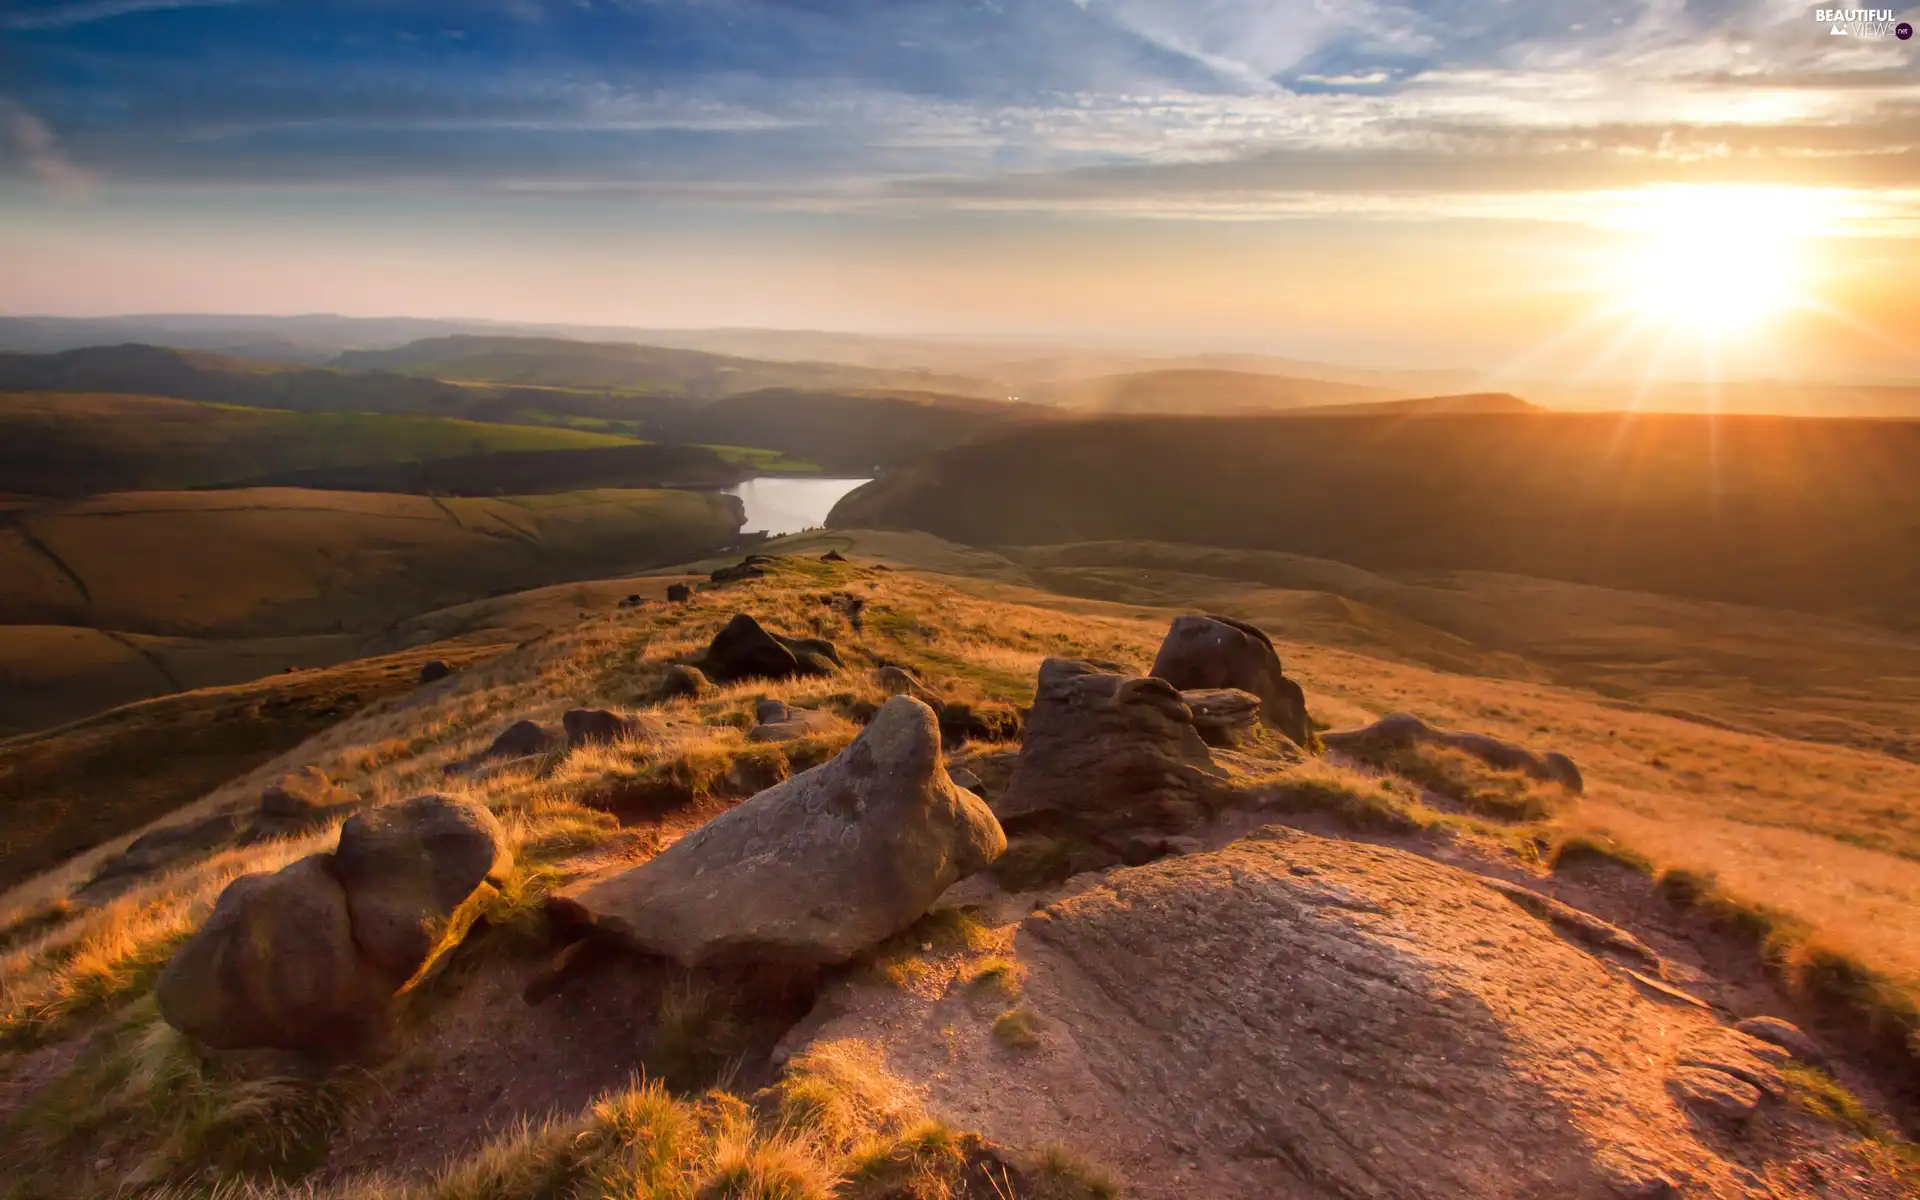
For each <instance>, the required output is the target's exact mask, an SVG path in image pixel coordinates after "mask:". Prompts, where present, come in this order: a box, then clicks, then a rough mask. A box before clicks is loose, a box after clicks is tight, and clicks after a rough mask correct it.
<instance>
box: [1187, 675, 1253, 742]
mask: <svg viewBox="0 0 1920 1200" xmlns="http://www.w3.org/2000/svg"><path fill="white" fill-rule="evenodd" d="M1180 699H1181V700H1183V701H1185V702H1186V706H1187V707H1188V708H1189V709H1191V710H1192V712H1193V727H1194V728H1195V729H1196V730H1198V731H1199V733H1200V738H1201V740H1202V741H1204V742H1206V743H1207V745H1209V746H1222V747H1231V746H1238V745H1241V744H1243V743H1244V742H1247V741H1249V740H1250V739H1252V737H1253V736H1254V731H1255V728H1256V727H1257V726H1258V725H1259V723H1260V697H1258V696H1256V695H1254V694H1253V693H1252V692H1243V691H1241V690H1239V689H1238V688H1201V689H1194V690H1190V691H1185V692H1181V693H1180Z"/></svg>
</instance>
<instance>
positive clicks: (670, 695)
mask: <svg viewBox="0 0 1920 1200" xmlns="http://www.w3.org/2000/svg"><path fill="white" fill-rule="evenodd" d="M712 690H713V682H712V681H711V680H709V679H708V678H707V676H706V673H705V672H704V671H702V670H701V669H700V668H699V667H689V666H687V665H686V664H685V663H675V664H673V665H672V666H671V667H668V668H667V675H666V678H665V679H663V680H661V681H660V693H659V695H660V699H662V700H673V699H676V698H678V697H681V696H688V697H692V698H693V699H699V698H700V697H701V696H704V695H706V694H707V693H708V692H710V691H712Z"/></svg>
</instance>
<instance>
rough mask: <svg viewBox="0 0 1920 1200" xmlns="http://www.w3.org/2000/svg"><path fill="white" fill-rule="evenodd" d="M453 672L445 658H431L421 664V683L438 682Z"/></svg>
mask: <svg viewBox="0 0 1920 1200" xmlns="http://www.w3.org/2000/svg"><path fill="white" fill-rule="evenodd" d="M451 674H453V668H452V667H449V666H448V665H447V664H446V660H445V659H439V658H430V659H428V660H427V661H426V662H423V663H421V664H420V682H421V683H438V682H439V681H440V680H442V679H445V678H446V677H447V676H449V675H451Z"/></svg>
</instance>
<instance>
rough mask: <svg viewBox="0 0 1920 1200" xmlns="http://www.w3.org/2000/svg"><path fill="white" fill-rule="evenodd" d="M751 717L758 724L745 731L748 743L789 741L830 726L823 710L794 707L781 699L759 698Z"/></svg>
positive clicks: (831, 721)
mask: <svg viewBox="0 0 1920 1200" xmlns="http://www.w3.org/2000/svg"><path fill="white" fill-rule="evenodd" d="M754 719H755V720H756V721H758V722H759V723H758V724H757V725H755V726H754V727H753V728H752V729H751V730H749V731H748V732H747V740H748V741H750V742H790V741H793V740H794V739H795V738H803V737H806V736H808V735H809V734H815V733H825V732H826V731H827V730H829V729H832V728H833V727H834V720H833V718H832V717H831V716H830V715H828V714H827V713H823V712H819V711H816V710H814V709H811V708H794V707H792V706H790V705H788V704H787V703H786V702H785V701H783V700H762V701H760V702H759V703H758V704H756V705H755V706H754Z"/></svg>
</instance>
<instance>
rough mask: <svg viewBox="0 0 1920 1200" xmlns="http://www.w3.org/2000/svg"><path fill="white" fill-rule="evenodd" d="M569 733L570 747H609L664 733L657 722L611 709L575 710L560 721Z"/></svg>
mask: <svg viewBox="0 0 1920 1200" xmlns="http://www.w3.org/2000/svg"><path fill="white" fill-rule="evenodd" d="M560 727H561V728H562V729H565V730H566V731H567V748H568V749H569V750H572V749H577V748H579V747H581V746H595V745H599V746H610V745H612V744H613V743H615V742H624V741H627V740H629V739H631V738H657V737H659V736H660V735H661V733H662V732H663V730H662V727H661V725H660V723H659V722H658V721H655V720H652V719H650V718H647V717H637V716H629V715H627V714H626V713H617V712H614V711H613V710H612V709H610V708H572V709H568V710H567V712H566V713H565V714H564V715H562V716H561V718H560Z"/></svg>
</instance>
